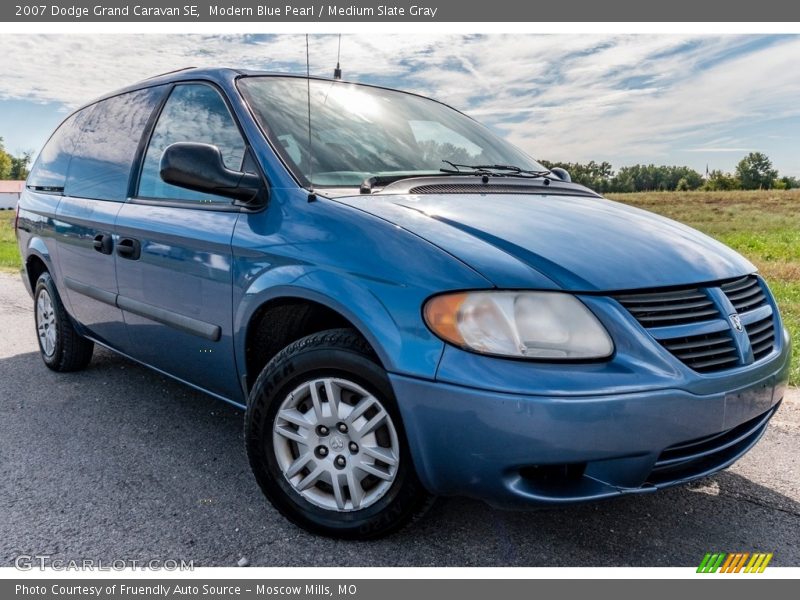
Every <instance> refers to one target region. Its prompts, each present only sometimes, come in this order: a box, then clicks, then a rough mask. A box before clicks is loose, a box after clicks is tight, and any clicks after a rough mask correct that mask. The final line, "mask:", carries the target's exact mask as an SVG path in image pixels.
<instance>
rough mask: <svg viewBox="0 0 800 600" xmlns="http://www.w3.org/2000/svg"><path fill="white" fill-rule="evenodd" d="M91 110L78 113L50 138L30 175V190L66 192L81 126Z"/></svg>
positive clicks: (60, 126)
mask: <svg viewBox="0 0 800 600" xmlns="http://www.w3.org/2000/svg"><path fill="white" fill-rule="evenodd" d="M91 110H92V107H89V108H85V109H83V110H81V111H79V112H76V113H75V114H73V115H72V116H70V117H69V118H67V119H66V120H65V121H64V122H63V123H62V124H61V125H59V127H58V129H56V131H55V133H53V135H52V136H50V139H49V140H48V141H47V143H46V144H45V145H44V148H42V151H41V152H39V157H38V158H37V159H36V163H35V164H34V165H33V168H32V169H31V172H30V175H28V187H29V188H33V189H35V190H37V191H41V192H52V193H57V194H60V193H62V192H63V191H64V186H65V184H66V181H67V171H68V170H69V163H70V161H71V160H72V154H73V152H74V150H75V145H76V144H77V142H78V138H79V137H80V135H81V125H82V124H83V122H84V121H85V120H86V117H87V116H88V115H89V113H90V112H91Z"/></svg>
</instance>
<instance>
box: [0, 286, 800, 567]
mask: <svg viewBox="0 0 800 600" xmlns="http://www.w3.org/2000/svg"><path fill="white" fill-rule="evenodd" d="M0 332H2V341H0V566H3V565H5V566H10V565H11V564H12V563H13V560H14V558H15V557H16V556H18V555H20V554H49V555H52V556H53V557H57V558H63V559H68V560H69V559H75V560H77V559H83V558H94V559H103V560H105V561H111V560H116V559H137V560H149V559H154V558H155V559H179V558H183V559H186V560H189V559H193V560H194V561H195V565H197V566H234V565H236V563H237V562H238V561H239V559H240V558H242V557H246V558H247V560H248V561H249V562H250V564H252V565H263V566H308V565H322V566H338V565H348V566H362V565H368V566H404V565H415V566H479V565H481V566H506V565H508V566H615V565H619V566H686V565H696V564H698V563H699V561H700V559H701V558H702V556H703V554H704V553H705V552H707V551H712V550H717V551H727V552H733V551H739V550H745V551H769V552H774V553H775V557H774V559H773V562H772V564H773V565H783V566H789V565H791V566H798V565H800V547H798V542H799V541H800V536H798V531H800V466H798V462H800V461H798V459H800V443H798V441H799V440H800V394H798V393H797V392H796V391H795V392H793V393H792V396H791V397H789V398H787V401H785V402H784V405H783V407H782V408H781V410H780V412H779V413H778V414H777V415H776V416H775V418H774V419H773V421H772V425H771V426H770V428H769V431H768V433H767V434H766V436H765V437H764V438H763V439H762V441H761V442H760V443H759V445H758V446H757V447H756V448H755V449H754V450H753V451H752V452H751V453H750V454H749V455H748V456H746V457H745V458H744V459H743V460H741V461H740V462H739V463H737V464H736V465H735V466H734V467H733V468H731V469H729V470H728V471H725V472H723V473H721V474H718V475H717V476H715V477H713V478H710V479H707V480H705V481H703V482H701V483H699V484H695V485H693V486H691V487H689V488H681V489H672V490H667V491H663V492H661V493H658V494H652V495H646V496H639V497H631V498H622V499H617V500H613V501H608V502H604V503H600V504H594V505H587V506H578V507H572V508H568V509H558V510H549V511H540V512H526V513H513V512H503V511H499V510H495V509H492V508H489V507H488V506H485V505H484V504H482V503H479V502H475V501H471V500H465V499H448V500H443V501H440V502H439V503H438V504H437V505H435V506H434V508H433V509H432V510H431V512H430V513H429V514H428V516H427V517H426V518H425V519H424V520H423V521H421V522H419V523H417V524H415V525H413V526H411V527H409V528H407V529H405V530H404V531H402V532H401V533H399V534H396V535H395V536H393V537H390V538H388V539H384V540H380V541H376V542H369V543H354V542H337V541H332V540H328V539H323V538H317V537H314V536H312V535H309V534H307V533H305V532H303V531H301V530H300V529H297V528H296V527H294V526H292V525H291V524H289V523H287V522H286V521H284V520H283V518H282V517H281V516H280V515H279V514H278V513H277V512H276V511H275V510H273V509H272V507H271V506H269V504H268V503H267V502H266V501H265V500H264V499H263V497H262V496H261V492H260V491H259V489H258V487H257V485H256V483H255V481H254V479H253V478H252V477H251V475H250V470H249V467H248V464H247V459H246V457H245V454H244V449H243V442H242V413H241V412H240V411H238V410H236V409H234V408H233V407H230V406H228V405H226V404H224V403H222V402H219V401H217V400H214V399H213V398H210V397H207V396H205V395H204V394H200V393H197V392H194V391H192V390H190V389H189V388H186V387H184V386H182V385H179V384H177V383H174V382H172V381H171V380H169V379H167V378H165V377H162V376H160V375H158V374H156V373H153V372H151V371H148V370H147V369H145V368H143V367H140V366H138V365H136V364H134V363H132V362H130V361H128V360H126V359H123V358H119V357H117V356H115V355H114V354H112V353H110V352H108V351H105V350H96V351H95V356H94V360H93V361H92V363H91V365H90V366H89V368H88V369H87V370H86V371H84V372H80V373H74V374H66V375H58V374H56V373H52V372H50V371H49V370H48V369H47V368H45V366H44V364H43V363H42V361H41V359H40V358H39V355H38V352H37V347H36V341H35V338H34V327H33V314H32V310H31V301H30V298H29V297H28V295H27V293H26V292H25V290H24V288H23V287H22V284H21V283H20V281H19V279H18V278H17V277H16V276H11V275H4V274H0Z"/></svg>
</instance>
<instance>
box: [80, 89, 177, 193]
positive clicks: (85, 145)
mask: <svg viewBox="0 0 800 600" xmlns="http://www.w3.org/2000/svg"><path fill="white" fill-rule="evenodd" d="M165 91H166V90H165V87H164V86H161V87H158V88H149V89H146V90H138V91H135V92H129V93H127V94H121V95H119V96H114V97H113V98H109V99H108V100H102V101H101V102H98V103H97V104H95V105H94V106H93V108H92V111H91V113H90V114H89V116H88V117H87V118H86V119H85V120H84V122H83V124H82V127H81V129H82V130H83V134H82V135H81V139H80V140H79V141H78V143H77V145H76V146H75V151H74V156H73V158H72V163H71V164H70V167H69V175H68V178H67V184H66V192H65V193H66V195H67V196H76V197H80V198H91V199H95V200H114V201H124V200H125V198H126V197H127V196H128V183H129V181H130V172H131V167H132V166H133V162H134V159H135V157H136V150H137V148H138V146H139V141H140V140H141V137H142V133H143V132H144V129H145V126H146V125H147V121H148V119H149V118H150V116H151V115H152V113H153V110H154V109H155V107H156V104H157V103H158V101H159V99H160V98H161V97H162V94H163V93H164V92H165Z"/></svg>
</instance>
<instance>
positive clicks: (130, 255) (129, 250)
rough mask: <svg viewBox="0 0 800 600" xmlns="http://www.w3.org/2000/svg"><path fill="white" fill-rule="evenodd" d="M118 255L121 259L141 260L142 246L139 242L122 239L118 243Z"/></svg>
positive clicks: (131, 239)
mask: <svg viewBox="0 0 800 600" xmlns="http://www.w3.org/2000/svg"><path fill="white" fill-rule="evenodd" d="M117 254H118V255H119V257H120V258H127V259H128V260H139V257H140V256H141V255H142V245H141V244H140V243H139V240H134V239H133V238H122V239H121V240H120V241H119V242H118V243H117Z"/></svg>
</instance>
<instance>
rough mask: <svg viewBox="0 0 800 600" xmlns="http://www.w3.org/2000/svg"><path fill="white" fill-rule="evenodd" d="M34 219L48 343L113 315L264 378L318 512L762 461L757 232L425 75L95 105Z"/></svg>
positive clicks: (98, 340) (342, 528)
mask: <svg viewBox="0 0 800 600" xmlns="http://www.w3.org/2000/svg"><path fill="white" fill-rule="evenodd" d="M17 236H18V240H19V248H20V251H21V253H22V256H23V259H24V265H25V272H24V281H25V284H26V285H27V286H28V288H29V290H30V291H31V293H32V295H33V298H34V305H35V321H36V328H37V334H38V340H39V344H40V348H41V354H42V357H43V359H44V362H45V363H46V364H47V366H48V367H50V368H51V369H54V370H56V371H71V370H75V369H80V368H83V367H85V366H86V365H87V364H88V363H89V361H90V358H91V355H92V349H93V345H94V344H100V345H102V346H105V347H108V348H111V349H112V350H114V351H116V352H119V353H121V354H123V355H125V356H128V357H130V358H132V359H134V360H136V361H139V362H141V363H143V364H145V365H148V366H150V367H152V368H153V369H156V370H158V371H160V372H162V373H166V374H168V375H170V376H172V377H174V378H176V379H178V380H180V381H183V382H185V383H187V384H189V385H191V386H193V387H195V388H197V389H200V390H203V391H205V392H207V393H209V394H212V395H213V396H216V397H218V398H220V399H223V400H226V401H228V402H231V403H233V404H236V405H238V406H241V407H243V408H246V413H245V432H246V444H247V453H248V456H249V460H250V463H251V465H252V468H253V471H254V472H255V476H256V479H257V481H258V483H259V485H260V486H261V488H262V489H263V491H264V493H265V494H266V496H267V497H268V498H269V499H270V500H271V501H272V503H273V504H274V505H275V506H276V507H277V508H278V509H279V510H280V512H281V513H282V514H284V515H285V516H286V517H288V518H289V519H291V520H292V521H294V522H295V523H297V524H299V525H301V526H303V527H305V528H307V529H309V530H311V531H315V532H318V533H322V534H326V535H333V536H339V537H350V538H369V537H376V536H379V535H383V534H387V533H389V532H391V531H393V530H395V529H397V528H398V527H400V526H401V525H402V524H404V523H406V522H408V521H409V520H410V519H412V517H414V516H415V515H417V514H419V513H420V512H421V511H422V510H423V509H424V508H425V507H426V505H427V504H428V498H430V497H432V496H434V495H454V494H456V495H458V494H461V495H468V496H472V497H476V498H482V499H484V500H486V501H488V502H490V503H492V504H496V505H503V506H530V505H534V504H554V503H569V502H576V501H586V500H594V499H599V498H608V497H613V496H616V495H619V494H625V493H645V492H651V491H654V490H656V489H658V488H661V487H665V486H670V485H674V484H677V483H682V482H686V481H689V480H691V479H694V478H698V477H702V476H705V475H708V474H709V473H713V472H715V471H718V470H720V469H723V468H725V467H726V466H728V465H730V464H731V463H733V462H734V461H735V460H736V459H738V458H739V457H740V456H742V455H743V454H744V453H745V452H747V450H749V449H750V448H751V447H752V446H753V445H754V444H755V443H756V442H757V440H758V439H759V437H760V436H761V435H762V434H763V433H764V430H765V429H766V427H767V423H768V421H769V419H770V417H771V416H772V415H773V413H774V412H775V410H776V409H777V407H778V405H779V403H780V401H781V399H782V397H783V393H784V389H785V385H786V381H787V374H788V365H789V353H790V346H789V339H788V333H787V332H786V330H785V329H784V327H783V325H782V323H781V320H780V317H779V315H778V310H777V307H776V305H775V301H774V300H773V298H772V295H771V294H770V292H769V290H768V289H767V286H766V284H765V283H764V280H763V279H762V278H761V277H759V275H758V274H757V273H756V269H755V267H754V266H753V265H752V264H750V263H749V262H748V261H747V260H745V259H744V258H742V257H741V256H739V255H738V254H736V253H735V252H733V251H732V250H730V249H728V248H727V247H725V246H723V245H722V244H719V243H717V242H715V241H714V240H712V239H710V238H708V237H706V236H705V235H702V234H700V233H698V232H696V231H694V230H692V229H690V228H688V227H684V226H683V225H680V224H678V223H675V222H673V221H670V220H667V219H664V218H661V217H658V216H655V215H652V214H649V213H647V212H643V211H640V210H636V209H633V208H629V207H626V206H623V205H620V204H616V203H614V202H611V201H608V200H605V199H603V198H602V197H600V196H598V195H597V194H595V193H594V192H592V191H591V190H589V189H587V188H585V187H582V186H580V185H576V184H574V183H571V182H570V178H569V175H568V174H567V173H566V172H565V171H562V170H557V169H553V170H548V169H546V168H544V167H543V166H542V165H540V164H538V163H537V162H536V161H534V160H532V159H531V158H529V157H528V156H526V155H525V154H524V153H522V152H521V151H520V150H518V149H516V148H514V147H513V146H511V145H509V144H508V143H506V142H504V141H503V140H501V139H499V138H497V137H496V136H495V135H493V134H492V133H490V132H489V131H488V130H487V129H486V128H484V127H482V126H481V125H479V124H478V123H476V122H475V121H473V120H472V119H470V118H468V117H466V116H465V115H463V114H461V113H459V112H458V111H456V110H453V109H451V108H449V107H447V106H445V105H443V104H440V103H438V102H435V101H433V100H429V99H426V98H423V97H420V96H417V95H413V94H408V93H403V92H398V91H393V90H388V89H383V88H378V87H372V86H366V85H359V84H351V83H343V82H340V81H330V80H323V79H308V78H305V77H294V76H287V75H270V74H265V73H253V72H243V71H236V70H229V69H219V70H184V71H180V72H177V73H172V74H167V75H164V76H160V77H157V78H154V79H150V80H147V81H145V82H143V83H140V84H138V85H134V86H131V87H129V88H126V89H123V90H120V91H118V92H114V93H113V94H110V95H108V96H106V97H104V98H101V99H100V100H98V101H96V102H93V103H91V104H89V105H87V106H86V107H84V108H82V109H80V110H78V111H77V112H75V113H74V114H72V115H71V116H70V117H69V118H67V119H66V120H65V121H64V122H63V123H62V125H61V126H60V127H59V128H58V129H57V130H56V132H55V133H54V134H53V136H52V137H51V138H50V140H49V141H48V143H47V145H46V146H45V147H44V149H43V150H42V152H41V154H40V155H39V157H38V160H37V161H36V163H35V165H34V167H33V170H32V172H31V175H30V177H29V179H28V181H27V189H26V190H25V191H24V194H23V196H22V198H21V200H20V202H19V209H18V220H17Z"/></svg>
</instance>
